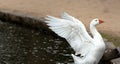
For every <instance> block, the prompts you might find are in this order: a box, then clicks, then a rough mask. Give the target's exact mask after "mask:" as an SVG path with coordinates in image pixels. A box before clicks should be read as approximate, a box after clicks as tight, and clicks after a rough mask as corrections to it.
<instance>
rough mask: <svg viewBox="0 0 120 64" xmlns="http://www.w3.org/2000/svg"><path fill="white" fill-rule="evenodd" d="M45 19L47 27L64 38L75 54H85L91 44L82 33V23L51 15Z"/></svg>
mask: <svg viewBox="0 0 120 64" xmlns="http://www.w3.org/2000/svg"><path fill="white" fill-rule="evenodd" d="M46 20H47V21H45V22H46V23H47V25H48V26H49V28H50V29H51V30H52V31H54V32H55V33H56V34H58V35H59V36H61V37H63V38H65V39H66V40H67V41H68V43H69V44H70V46H71V47H72V48H73V49H74V51H75V53H76V54H82V55H86V54H87V53H88V52H89V51H90V48H92V46H93V44H92V43H91V41H90V40H88V39H87V38H86V37H85V35H84V31H83V30H85V29H83V28H84V27H83V26H84V25H83V24H82V23H80V22H79V21H71V20H72V19H71V20H68V19H60V18H56V17H53V16H48V17H47V18H46ZM73 20H74V19H73Z"/></svg>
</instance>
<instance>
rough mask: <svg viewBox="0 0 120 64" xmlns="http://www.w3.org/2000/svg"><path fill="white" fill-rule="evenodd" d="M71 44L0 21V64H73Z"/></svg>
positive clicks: (40, 31)
mask: <svg viewBox="0 0 120 64" xmlns="http://www.w3.org/2000/svg"><path fill="white" fill-rule="evenodd" d="M71 53H74V52H73V50H72V49H71V48H70V46H69V44H68V43H67V42H66V41H65V40H64V39H62V38H59V37H55V36H52V35H50V34H47V31H43V30H41V29H39V30H34V29H30V28H26V27H22V26H20V25H16V24H12V23H7V22H1V21H0V64H73V59H72V57H71Z"/></svg>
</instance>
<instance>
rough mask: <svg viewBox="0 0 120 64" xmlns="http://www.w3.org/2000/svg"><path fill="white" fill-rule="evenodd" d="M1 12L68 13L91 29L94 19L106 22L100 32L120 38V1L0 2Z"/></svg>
mask: <svg viewBox="0 0 120 64" xmlns="http://www.w3.org/2000/svg"><path fill="white" fill-rule="evenodd" d="M0 10H9V11H11V12H17V13H23V14H29V15H32V16H35V17H38V18H39V17H45V16H46V15H52V16H57V17H60V14H61V13H62V12H68V13H69V14H71V15H72V16H74V17H76V18H78V19H80V20H81V21H82V22H83V23H84V24H85V25H86V26H87V28H89V23H90V21H91V20H92V19H94V18H100V19H102V20H104V21H105V23H104V24H101V25H99V26H98V29H99V31H101V32H106V33H109V34H112V35H118V36H120V28H119V27H120V0H0Z"/></svg>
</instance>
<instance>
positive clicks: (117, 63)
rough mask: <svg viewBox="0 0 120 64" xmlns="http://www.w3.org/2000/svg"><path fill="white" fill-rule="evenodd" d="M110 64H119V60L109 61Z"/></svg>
mask: <svg viewBox="0 0 120 64" xmlns="http://www.w3.org/2000/svg"><path fill="white" fill-rule="evenodd" d="M111 62H112V64H120V58H116V59H113V60H111Z"/></svg>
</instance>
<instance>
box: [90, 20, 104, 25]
mask: <svg viewBox="0 0 120 64" xmlns="http://www.w3.org/2000/svg"><path fill="white" fill-rule="evenodd" d="M103 22H104V21H102V20H100V19H98V18H96V19H93V20H92V22H91V25H94V26H96V25H98V24H101V23H103Z"/></svg>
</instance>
